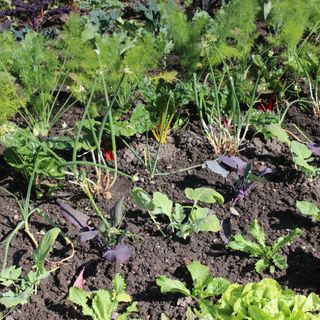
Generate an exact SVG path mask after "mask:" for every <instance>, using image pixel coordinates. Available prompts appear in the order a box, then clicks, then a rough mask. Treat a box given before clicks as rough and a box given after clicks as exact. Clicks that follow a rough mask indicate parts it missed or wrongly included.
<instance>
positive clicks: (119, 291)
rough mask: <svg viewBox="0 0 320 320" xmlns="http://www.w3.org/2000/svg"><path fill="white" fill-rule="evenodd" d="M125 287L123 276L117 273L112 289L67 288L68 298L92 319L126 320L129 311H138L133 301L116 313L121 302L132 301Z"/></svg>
mask: <svg viewBox="0 0 320 320" xmlns="http://www.w3.org/2000/svg"><path fill="white" fill-rule="evenodd" d="M125 288H126V284H125V282H124V279H123V277H122V276H121V275H120V274H119V273H117V274H116V275H115V277H114V278H113V280H112V289H99V290H98V291H91V292H87V291H85V290H83V289H81V288H77V287H72V288H70V290H69V296H68V299H69V300H70V301H71V302H73V303H74V304H75V305H77V306H79V307H81V311H82V314H83V315H84V316H88V317H90V319H92V320H111V319H117V320H126V319H128V316H129V315H130V314H131V313H133V312H137V311H138V308H137V305H138V303H137V302H133V303H132V304H131V305H130V306H128V307H127V309H126V311H125V312H124V313H122V314H121V315H120V314H118V313H117V310H118V307H119V304H120V303H121V302H126V303H130V302H131V301H132V299H131V297H130V295H129V294H127V293H126V292H125ZM115 317H116V318H115Z"/></svg>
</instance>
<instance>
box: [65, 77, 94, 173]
mask: <svg viewBox="0 0 320 320" xmlns="http://www.w3.org/2000/svg"><path fill="white" fill-rule="evenodd" d="M96 84H97V80H96V79H95V80H94V83H93V87H92V91H91V94H90V97H89V100H88V102H87V104H86V106H85V108H84V112H83V115H82V118H81V121H80V124H79V127H78V130H77V134H76V138H75V141H74V147H73V151H72V164H73V165H72V169H71V170H72V172H73V173H74V174H76V173H77V166H76V160H77V152H78V144H79V139H80V135H81V130H82V127H83V125H84V121H85V119H86V117H87V114H88V111H89V107H90V105H91V101H92V97H93V94H94V91H95V88H96Z"/></svg>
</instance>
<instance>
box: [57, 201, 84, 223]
mask: <svg viewBox="0 0 320 320" xmlns="http://www.w3.org/2000/svg"><path fill="white" fill-rule="evenodd" d="M57 203H58V205H59V206H60V211H61V214H62V215H63V216H64V217H65V218H66V219H67V220H68V221H69V222H70V223H72V224H73V225H74V226H75V227H77V228H79V229H84V228H87V227H89V226H88V220H89V219H90V218H89V217H88V216H87V215H85V214H83V213H81V212H79V211H77V210H74V209H73V208H71V207H70V206H69V205H67V204H66V203H64V202H62V201H61V200H59V199H58V200H57Z"/></svg>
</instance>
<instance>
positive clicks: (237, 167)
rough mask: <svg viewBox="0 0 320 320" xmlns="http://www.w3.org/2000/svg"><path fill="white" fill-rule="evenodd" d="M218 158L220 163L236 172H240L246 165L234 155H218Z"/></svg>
mask: <svg viewBox="0 0 320 320" xmlns="http://www.w3.org/2000/svg"><path fill="white" fill-rule="evenodd" d="M218 159H219V161H220V163H222V164H224V165H226V166H227V167H229V168H231V169H233V170H234V171H236V172H242V171H243V170H244V169H245V167H246V166H247V162H245V161H243V160H242V159H241V158H239V157H235V156H231V157H228V156H219V157H218Z"/></svg>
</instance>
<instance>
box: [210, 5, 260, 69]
mask: <svg viewBox="0 0 320 320" xmlns="http://www.w3.org/2000/svg"><path fill="white" fill-rule="evenodd" d="M260 10H261V7H260V6H259V4H258V1H257V0H234V1H231V2H230V3H229V4H228V5H227V6H224V7H222V8H221V9H220V10H219V11H218V13H217V14H216V17H215V20H214V28H213V32H212V36H213V37H212V38H211V48H210V51H211V52H210V60H211V63H212V64H213V65H215V64H219V63H221V62H222V59H226V58H235V59H246V58H247V57H248V56H249V54H250V51H251V49H252V47H253V44H254V41H255V39H256V37H257V31H256V24H255V20H256V17H257V15H258V13H259V12H260Z"/></svg>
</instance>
